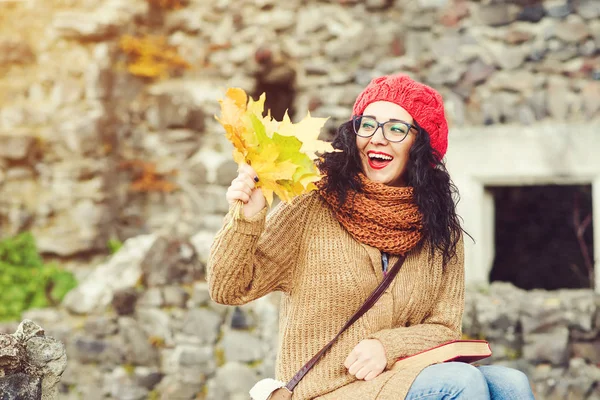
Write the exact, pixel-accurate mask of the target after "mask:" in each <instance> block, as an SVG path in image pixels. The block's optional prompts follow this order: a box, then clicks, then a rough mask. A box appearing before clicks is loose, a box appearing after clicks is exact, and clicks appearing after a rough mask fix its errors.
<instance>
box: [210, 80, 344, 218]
mask: <svg viewBox="0 0 600 400" xmlns="http://www.w3.org/2000/svg"><path fill="white" fill-rule="evenodd" d="M265 100H266V96H265V94H262V95H261V96H260V97H259V99H258V100H256V101H255V100H253V99H252V98H248V96H247V94H246V92H244V91H243V90H242V89H238V88H230V89H228V90H227V92H226V94H225V99H222V100H219V103H220V104H221V116H220V117H216V116H215V117H216V118H217V120H218V121H219V122H220V123H221V124H222V125H223V127H224V128H225V135H226V137H227V139H228V140H229V141H230V142H231V143H232V144H233V146H234V150H233V158H234V160H235V161H236V162H237V163H238V164H241V163H244V162H245V163H247V164H249V165H251V166H252V168H254V170H255V171H256V174H257V175H258V177H259V182H258V184H257V186H258V187H260V188H261V189H262V191H263V194H264V196H265V198H266V200H267V202H268V204H269V206H270V205H271V204H272V202H273V195H274V194H275V195H277V196H278V197H279V198H280V199H281V200H282V201H290V200H291V199H293V198H294V197H295V196H298V195H300V194H303V193H306V192H308V191H311V190H315V189H316V186H315V182H318V181H319V180H320V179H321V175H320V173H319V171H318V169H317V167H316V165H315V163H314V160H315V159H316V158H317V155H316V153H322V152H328V151H333V147H332V146H331V144H329V143H327V142H324V141H321V140H318V137H319V133H320V131H321V128H322V127H323V125H324V124H325V121H326V120H327V118H313V117H311V116H310V114H308V116H307V117H306V118H304V119H303V120H302V121H301V122H300V123H298V124H295V125H294V124H293V123H292V122H291V120H290V118H289V116H288V115H287V113H286V115H285V116H284V118H283V120H282V121H281V122H278V121H275V120H274V119H273V118H271V115H270V112H269V113H267V115H266V116H264V115H263V114H264V105H265ZM240 209H241V206H240Z"/></svg>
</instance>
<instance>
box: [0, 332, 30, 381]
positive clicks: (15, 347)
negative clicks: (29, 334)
mask: <svg viewBox="0 0 600 400" xmlns="http://www.w3.org/2000/svg"><path fill="white" fill-rule="evenodd" d="M24 358H25V348H24V347H23V344H21V343H20V342H19V340H18V339H17V338H15V337H14V336H13V335H0V376H4V375H10V374H12V373H13V372H16V371H18V370H19V369H21V363H22V361H23V359H24Z"/></svg>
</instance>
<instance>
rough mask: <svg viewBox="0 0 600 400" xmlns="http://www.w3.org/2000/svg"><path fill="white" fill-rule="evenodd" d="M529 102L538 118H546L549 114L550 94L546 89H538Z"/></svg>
mask: <svg viewBox="0 0 600 400" xmlns="http://www.w3.org/2000/svg"><path fill="white" fill-rule="evenodd" d="M529 104H530V105H531V108H532V109H533V113H534V114H535V118H536V119H537V120H540V119H543V118H545V117H546V115H547V114H548V111H547V109H548V95H547V92H546V90H536V91H535V92H534V93H533V95H532V96H531V98H530V99H529Z"/></svg>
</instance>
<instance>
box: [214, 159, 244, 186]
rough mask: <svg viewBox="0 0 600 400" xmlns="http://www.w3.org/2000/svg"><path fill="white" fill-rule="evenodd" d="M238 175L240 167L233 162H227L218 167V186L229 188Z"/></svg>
mask: <svg viewBox="0 0 600 400" xmlns="http://www.w3.org/2000/svg"><path fill="white" fill-rule="evenodd" d="M237 175H238V165H237V163H236V162H235V161H233V160H226V161H224V162H223V163H222V164H220V165H219V166H218V167H217V179H216V182H215V183H216V184H217V185H221V186H225V187H229V185H231V181H233V180H234V179H235V178H236V177H237Z"/></svg>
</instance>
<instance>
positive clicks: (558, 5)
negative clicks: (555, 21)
mask: <svg viewBox="0 0 600 400" xmlns="http://www.w3.org/2000/svg"><path fill="white" fill-rule="evenodd" d="M544 9H545V10H546V14H548V15H549V16H550V17H552V18H564V17H566V16H567V15H569V14H571V13H572V12H573V6H572V4H571V1H569V0H544Z"/></svg>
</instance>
